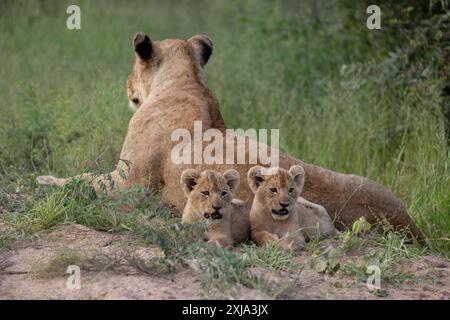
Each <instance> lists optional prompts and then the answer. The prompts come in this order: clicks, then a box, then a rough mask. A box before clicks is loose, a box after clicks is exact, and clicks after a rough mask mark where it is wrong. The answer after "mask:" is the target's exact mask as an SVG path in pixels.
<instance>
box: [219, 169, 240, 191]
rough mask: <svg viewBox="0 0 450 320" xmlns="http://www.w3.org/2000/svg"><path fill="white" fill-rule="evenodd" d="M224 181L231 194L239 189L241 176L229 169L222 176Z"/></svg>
mask: <svg viewBox="0 0 450 320" xmlns="http://www.w3.org/2000/svg"><path fill="white" fill-rule="evenodd" d="M223 176H224V177H225V180H226V181H227V184H228V186H229V187H230V190H231V192H234V191H235V190H236V189H237V187H239V182H240V181H241V176H240V175H239V172H237V171H236V170H234V169H230V170H227V171H225V173H224V174H223Z"/></svg>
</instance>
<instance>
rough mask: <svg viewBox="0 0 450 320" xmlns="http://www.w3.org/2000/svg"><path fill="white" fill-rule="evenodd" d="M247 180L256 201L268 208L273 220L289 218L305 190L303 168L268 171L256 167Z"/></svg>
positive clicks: (272, 169) (294, 167) (293, 167)
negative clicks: (298, 198)
mask: <svg viewBox="0 0 450 320" xmlns="http://www.w3.org/2000/svg"><path fill="white" fill-rule="evenodd" d="M263 170H264V171H263ZM247 180H248V184H249V186H250V189H252V191H253V192H254V193H255V201H258V202H259V203H261V204H262V205H263V206H264V207H266V208H267V209H268V210H269V211H270V213H271V215H272V218H273V219H275V220H284V219H287V218H288V217H289V213H291V212H292V210H293V208H294V206H295V203H296V201H297V197H298V196H299V195H300V194H301V192H302V190H303V185H304V182H305V171H304V170H303V168H302V167H301V166H292V167H291V168H290V169H289V171H286V170H284V169H282V168H270V169H269V171H268V169H266V168H263V167H261V166H255V167H253V168H251V169H250V170H249V171H248V173H247Z"/></svg>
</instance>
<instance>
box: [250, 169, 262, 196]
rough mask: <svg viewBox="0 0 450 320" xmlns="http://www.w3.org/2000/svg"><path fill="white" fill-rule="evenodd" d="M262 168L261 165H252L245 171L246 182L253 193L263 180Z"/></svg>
mask: <svg viewBox="0 0 450 320" xmlns="http://www.w3.org/2000/svg"><path fill="white" fill-rule="evenodd" d="M263 169H264V168H263V167H261V166H254V167H253V168H251V169H250V170H248V172H247V182H248V185H249V187H250V189H252V191H253V193H256V191H257V190H258V188H259V186H260V185H261V183H263V182H264V175H263V174H262V170H263Z"/></svg>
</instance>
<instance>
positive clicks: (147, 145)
mask: <svg viewBox="0 0 450 320" xmlns="http://www.w3.org/2000/svg"><path fill="white" fill-rule="evenodd" d="M133 43H134V48H135V52H136V56H135V61H134V65H133V71H132V73H131V74H130V76H129V78H128V81H127V84H128V97H129V99H137V100H136V104H135V105H136V106H137V107H138V110H137V111H136V112H135V113H134V115H133V117H132V118H131V120H130V123H129V126H128V132H127V135H126V137H125V141H124V143H123V146H122V152H121V154H120V158H121V159H126V160H129V161H131V162H132V165H131V167H130V170H129V172H128V170H127V168H126V166H125V164H124V163H123V162H120V163H119V166H120V167H121V168H122V169H123V170H124V171H125V172H127V179H126V180H125V179H123V178H122V177H121V176H120V175H119V173H118V170H117V169H116V170H114V171H112V172H111V177H112V179H113V180H114V182H115V185H116V186H117V187H118V188H129V187H131V186H132V185H135V184H138V185H146V184H147V183H148V179H149V178H150V177H151V183H152V185H153V187H155V188H159V187H161V186H162V187H164V189H163V199H164V200H165V201H166V202H167V203H169V204H171V205H174V206H175V207H176V209H177V214H179V215H181V213H182V210H183V208H184V205H185V203H186V199H185V197H184V196H183V195H182V194H180V193H179V192H175V190H178V188H179V177H180V175H181V173H182V172H183V171H184V170H185V169H188V168H194V169H197V170H199V171H203V170H205V169H210V170H216V171H219V172H224V171H226V170H228V169H236V170H237V171H238V172H239V174H240V175H241V176H242V175H244V176H245V175H246V173H247V171H248V170H249V169H250V168H251V167H252V166H253V165H254V164H217V165H207V164H196V165H188V164H186V165H184V164H183V165H178V164H174V163H173V162H172V161H171V150H172V148H173V147H174V146H175V145H176V144H178V141H171V133H172V132H173V131H174V130H175V129H178V128H185V129H187V130H188V131H189V132H190V133H191V135H192V136H193V128H194V121H202V127H203V130H207V129H209V128H216V129H218V130H220V131H222V132H223V133H224V132H225V128H226V127H225V124H224V121H223V119H222V115H221V113H220V109H219V104H218V102H217V99H216V98H215V97H214V95H213V94H212V93H211V91H210V90H209V89H208V88H207V86H206V84H205V81H204V79H203V76H202V67H203V66H204V65H205V64H206V62H207V61H208V58H209V55H210V54H211V51H212V41H211V39H209V38H208V37H207V36H204V35H198V36H194V37H192V38H190V39H189V40H178V39H168V40H162V41H151V40H150V39H149V38H148V37H147V36H146V35H145V34H143V33H138V34H137V35H136V36H135V38H134V41H133ZM292 138H293V139H295V137H292ZM192 152H194V151H192ZM235 152H237V150H235ZM247 153H248V152H247ZM246 159H248V155H247V157H246ZM279 165H280V167H282V168H285V169H288V168H290V167H291V166H292V165H301V166H302V167H303V168H304V169H305V171H306V184H305V188H304V192H303V194H304V196H305V197H306V198H307V199H309V200H311V201H312V202H320V203H321V204H322V205H323V206H324V207H325V208H326V210H327V211H328V212H329V213H330V215H331V217H332V219H333V221H334V222H335V225H336V227H337V228H338V229H340V230H342V229H345V228H349V227H351V226H352V224H353V222H354V221H356V220H357V219H358V218H359V217H361V216H363V217H365V218H366V220H367V221H368V222H370V223H372V224H373V223H376V222H377V220H378V219H379V218H386V219H387V221H389V222H390V223H391V224H392V225H393V226H394V227H395V228H408V229H409V230H410V232H411V233H412V235H413V236H415V237H416V238H417V239H418V240H419V241H420V242H421V243H425V238H424V236H423V234H422V233H421V232H420V230H419V229H418V228H417V226H416V225H415V223H414V222H413V221H412V219H411V218H410V216H409V215H408V213H407V211H406V208H405V206H404V205H403V204H402V202H401V201H400V200H399V199H398V198H397V197H395V195H394V194H393V193H392V192H391V191H389V190H388V189H387V188H385V187H383V186H381V185H380V184H378V183H376V182H374V181H371V180H369V179H367V178H364V177H360V176H356V175H348V174H342V173H337V172H333V171H330V170H327V169H323V168H320V167H318V166H315V165H312V164H308V163H305V162H303V161H301V160H298V159H295V158H293V157H292V156H289V155H287V154H285V153H282V152H280V164H279ZM82 177H87V178H89V179H90V176H82ZM100 180H106V175H103V176H100V177H96V178H95V179H94V180H93V181H92V183H93V185H94V187H95V188H96V190H99V181H100ZM38 181H39V182H41V183H44V184H57V185H63V184H65V183H66V182H67V181H70V179H58V178H55V177H52V176H45V177H39V178H38ZM236 196H237V197H238V198H240V199H242V200H243V201H245V202H246V203H251V202H252V200H253V193H252V192H251V190H250V189H249V188H248V186H247V185H246V184H241V186H240V187H239V189H238V190H237V191H236Z"/></svg>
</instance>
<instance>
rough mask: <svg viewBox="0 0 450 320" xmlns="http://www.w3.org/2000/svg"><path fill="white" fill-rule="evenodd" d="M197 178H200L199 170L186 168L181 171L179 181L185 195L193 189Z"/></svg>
mask: <svg viewBox="0 0 450 320" xmlns="http://www.w3.org/2000/svg"><path fill="white" fill-rule="evenodd" d="M198 178H200V172H198V171H197V170H195V169H187V170H184V171H183V173H182V174H181V179H180V183H181V186H182V188H183V192H184V194H185V195H186V196H188V195H189V193H191V191H192V190H194V187H195V186H196V184H197V181H198Z"/></svg>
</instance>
